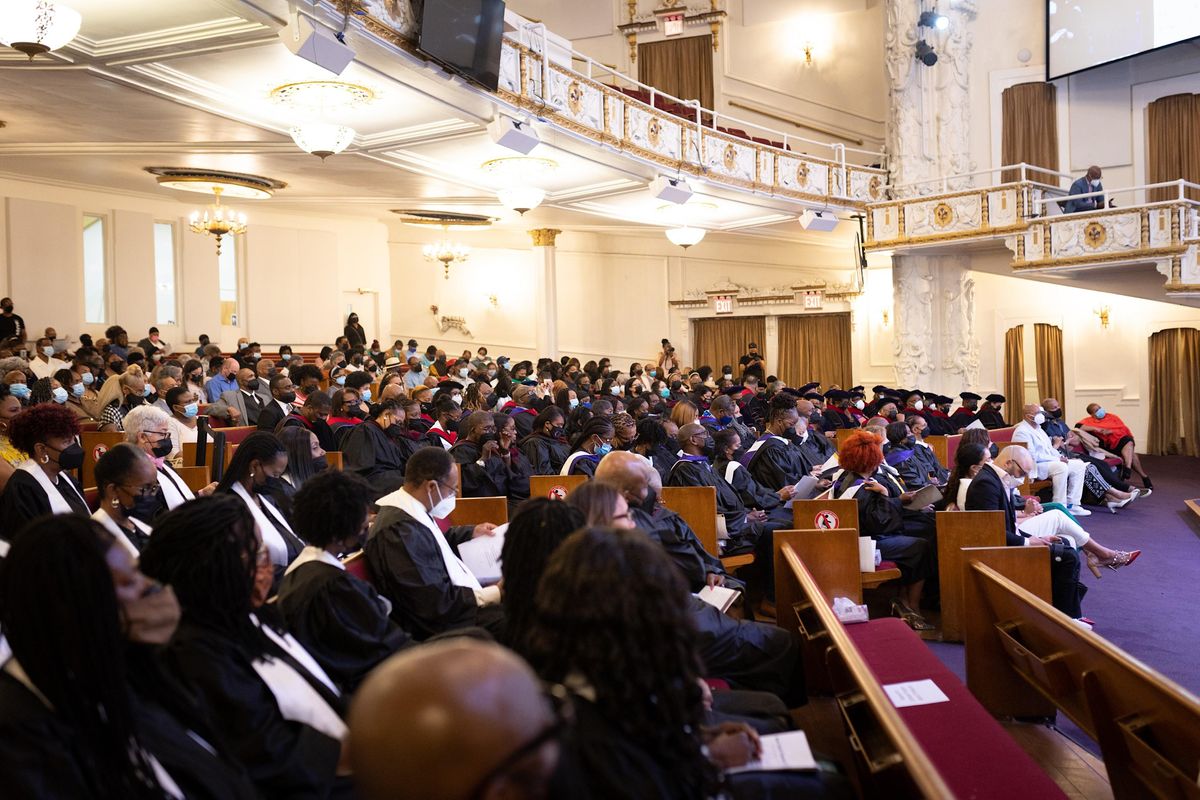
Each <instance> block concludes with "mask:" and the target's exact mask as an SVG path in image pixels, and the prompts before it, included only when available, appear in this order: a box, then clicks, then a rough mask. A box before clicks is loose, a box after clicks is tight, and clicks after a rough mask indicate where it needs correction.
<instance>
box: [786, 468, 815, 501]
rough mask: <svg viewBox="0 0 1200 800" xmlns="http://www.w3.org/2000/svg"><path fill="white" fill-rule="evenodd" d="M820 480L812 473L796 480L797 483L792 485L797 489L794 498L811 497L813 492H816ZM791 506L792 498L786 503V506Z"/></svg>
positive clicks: (806, 498) (805, 498)
mask: <svg viewBox="0 0 1200 800" xmlns="http://www.w3.org/2000/svg"><path fill="white" fill-rule="evenodd" d="M820 482H821V481H820V480H818V479H817V478H814V477H813V476H812V475H805V476H804V477H803V478H801V479H800V480H798V481H796V485H795V486H793V487H792V488H793V489H795V490H796V494H795V497H794V498H793V500H808V499H811V498H812V496H813V494H815V493H816V491H817V484H819V483H820ZM791 507H792V500H788V501H787V502H786V503H784V508H791Z"/></svg>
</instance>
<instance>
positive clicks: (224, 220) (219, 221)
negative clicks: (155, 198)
mask: <svg viewBox="0 0 1200 800" xmlns="http://www.w3.org/2000/svg"><path fill="white" fill-rule="evenodd" d="M212 190H213V194H214V195H216V198H217V201H216V202H215V203H213V204H212V205H211V206H209V207H208V208H207V209H205V210H204V212H203V214H201V212H199V211H193V212H192V216H191V218H190V219H189V220H188V226H189V227H190V228H191V229H192V233H201V234H205V235H207V236H215V237H216V238H217V255H218V256H220V255H221V237H222V236H237V235H238V234H239V233H245V232H246V215H245V214H239V213H237V212H235V211H232V210H231V209H229V208H228V207H227V206H223V205H221V192H222V191H224V189H223V188H222V187H220V186H214V187H212Z"/></svg>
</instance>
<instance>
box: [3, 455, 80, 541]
mask: <svg viewBox="0 0 1200 800" xmlns="http://www.w3.org/2000/svg"><path fill="white" fill-rule="evenodd" d="M58 480H59V483H58V490H59V493H60V494H61V495H62V496H63V499H64V500H66V501H67V503H68V504H69V505H70V506H71V508H72V510H73V511H74V512H75V513H76V514H79V515H80V516H84V517H90V516H91V515H92V512H91V511H90V510H89V509H88V507H87V504H86V503H84V501H83V491H82V490H81V489H80V488H79V484H77V483H76V482H75V480H74V479H73V478H72V477H71V476H69V475H67V474H65V473H62V474H60V475H59V476H58ZM49 513H50V498H48V497H47V496H46V492H45V491H44V490H43V489H42V485H41V484H40V483H38V481H37V479H36V478H34V477H33V476H32V475H30V474H29V473H28V472H26V471H25V470H23V469H19V470H17V471H16V472H14V473H13V474H12V477H10V478H9V479H8V483H7V484H6V485H5V487H4V493H3V494H2V495H0V539H5V540H11V539H12V537H13V536H15V535H16V533H17V531H19V530H21V528H23V527H25V523H27V522H29V521H30V520H33V519H37V518H38V517H40V516H43V515H45V514H49Z"/></svg>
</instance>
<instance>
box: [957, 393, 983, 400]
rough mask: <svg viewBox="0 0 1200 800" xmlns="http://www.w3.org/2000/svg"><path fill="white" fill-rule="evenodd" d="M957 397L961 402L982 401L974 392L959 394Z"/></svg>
mask: <svg viewBox="0 0 1200 800" xmlns="http://www.w3.org/2000/svg"><path fill="white" fill-rule="evenodd" d="M958 396H959V397H960V398H961V399H963V400H982V399H983V398H982V397H980V396H979V395H977V394H975V393H974V392H959V394H958Z"/></svg>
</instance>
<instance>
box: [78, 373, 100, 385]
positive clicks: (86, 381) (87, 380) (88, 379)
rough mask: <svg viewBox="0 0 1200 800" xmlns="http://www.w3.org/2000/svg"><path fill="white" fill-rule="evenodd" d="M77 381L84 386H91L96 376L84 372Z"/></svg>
mask: <svg viewBox="0 0 1200 800" xmlns="http://www.w3.org/2000/svg"><path fill="white" fill-rule="evenodd" d="M79 379H80V380H81V381H83V385H84V386H91V385H92V383H93V382H94V381H95V380H96V376H95V375H93V374H92V373H90V372H85V373H83V375H81V376H80V378H79Z"/></svg>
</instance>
